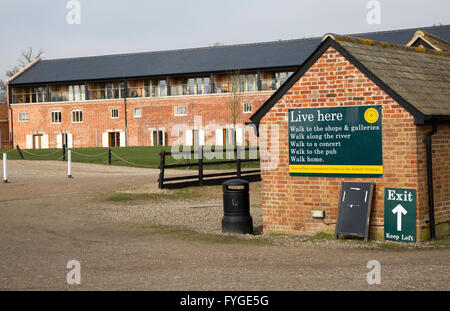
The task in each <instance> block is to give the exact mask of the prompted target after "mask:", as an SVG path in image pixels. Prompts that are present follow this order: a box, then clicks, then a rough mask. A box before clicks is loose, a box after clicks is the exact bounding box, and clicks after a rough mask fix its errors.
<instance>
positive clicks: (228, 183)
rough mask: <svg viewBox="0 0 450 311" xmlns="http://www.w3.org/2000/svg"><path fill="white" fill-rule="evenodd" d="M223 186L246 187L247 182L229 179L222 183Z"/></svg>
mask: <svg viewBox="0 0 450 311" xmlns="http://www.w3.org/2000/svg"><path fill="white" fill-rule="evenodd" d="M223 185H224V186H243V185H248V181H246V180H243V179H230V180H227V181H226V182H224V183H223Z"/></svg>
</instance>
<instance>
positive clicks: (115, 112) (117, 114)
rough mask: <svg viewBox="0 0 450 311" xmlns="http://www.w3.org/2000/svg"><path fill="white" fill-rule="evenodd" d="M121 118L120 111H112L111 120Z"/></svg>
mask: <svg viewBox="0 0 450 311" xmlns="http://www.w3.org/2000/svg"><path fill="white" fill-rule="evenodd" d="M118 117H119V109H111V118H112V119H117V118H118Z"/></svg>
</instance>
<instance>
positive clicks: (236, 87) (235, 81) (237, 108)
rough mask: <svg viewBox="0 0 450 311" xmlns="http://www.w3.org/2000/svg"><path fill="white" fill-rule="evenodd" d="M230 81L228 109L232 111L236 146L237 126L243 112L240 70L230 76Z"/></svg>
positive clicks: (233, 140)
mask: <svg viewBox="0 0 450 311" xmlns="http://www.w3.org/2000/svg"><path fill="white" fill-rule="evenodd" d="M229 79H230V81H231V96H230V99H229V102H228V108H229V111H230V116H231V122H232V124H233V134H232V135H233V139H232V142H233V144H234V145H236V124H237V123H238V121H239V117H240V116H241V112H242V107H241V103H242V90H241V75H240V72H239V70H236V71H235V72H233V73H231V74H229Z"/></svg>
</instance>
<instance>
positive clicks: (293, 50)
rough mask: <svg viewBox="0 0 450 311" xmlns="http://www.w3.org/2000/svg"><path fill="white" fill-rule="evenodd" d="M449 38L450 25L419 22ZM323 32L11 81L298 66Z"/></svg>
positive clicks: (91, 60) (391, 36)
mask: <svg viewBox="0 0 450 311" xmlns="http://www.w3.org/2000/svg"><path fill="white" fill-rule="evenodd" d="M416 29H417V28H414V29H403V30H393V31H382V32H374V33H364V34H357V35H356V36H358V37H363V38H367V39H372V40H379V41H386V42H390V43H396V44H406V43H408V42H409V41H410V40H411V38H412V37H413V35H414V32H415V31H416ZM421 29H423V30H425V31H427V32H429V33H431V34H433V35H436V36H438V37H440V38H442V39H444V40H446V41H450V25H445V26H438V27H425V28H421ZM320 40H321V38H308V39H298V40H287V41H274V42H266V43H254V44H243V45H230V46H219V47H207V48H197V49H185V50H172V51H159V52H148V53H135V54H120V55H106V56H93V57H80V58H66V59H54V60H41V61H39V62H38V63H36V64H35V65H34V66H32V67H31V68H29V69H28V70H26V71H25V72H24V73H23V74H21V75H19V76H18V77H17V78H16V79H14V80H12V81H11V82H10V85H18V84H36V83H56V82H71V81H87V80H104V79H121V78H138V77H151V76H155V77H156V76H168V75H181V74H196V73H207V72H226V71H233V70H236V69H239V70H241V71H243V70H253V69H269V68H282V67H286V68H287V67H298V66H299V65H301V64H302V63H303V62H304V61H305V59H306V58H307V57H308V56H309V55H310V54H311V53H312V52H313V51H314V49H315V48H316V47H317V45H318V44H320Z"/></svg>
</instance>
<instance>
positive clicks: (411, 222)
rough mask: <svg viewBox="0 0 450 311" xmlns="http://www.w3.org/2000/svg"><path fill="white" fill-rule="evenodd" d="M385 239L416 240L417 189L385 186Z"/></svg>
mask: <svg viewBox="0 0 450 311" xmlns="http://www.w3.org/2000/svg"><path fill="white" fill-rule="evenodd" d="M384 239H385V240H390V241H399V242H415V241H416V190H415V189H398V188H385V190H384Z"/></svg>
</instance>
